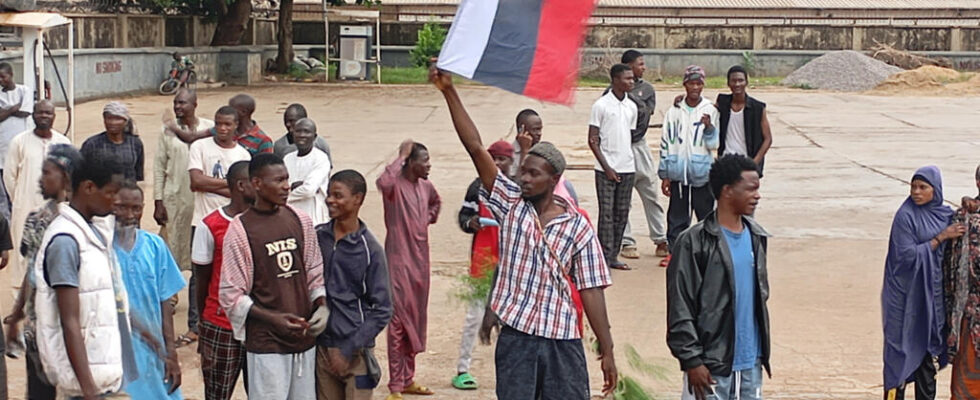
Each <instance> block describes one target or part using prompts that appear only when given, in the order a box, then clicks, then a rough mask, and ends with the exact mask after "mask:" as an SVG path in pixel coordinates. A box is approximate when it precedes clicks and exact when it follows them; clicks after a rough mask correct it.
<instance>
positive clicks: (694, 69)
mask: <svg viewBox="0 0 980 400" xmlns="http://www.w3.org/2000/svg"><path fill="white" fill-rule="evenodd" d="M704 75H705V74H704V68H701V66H699V65H689V66H688V67H687V68H684V83H687V82H688V81H701V83H704Z"/></svg>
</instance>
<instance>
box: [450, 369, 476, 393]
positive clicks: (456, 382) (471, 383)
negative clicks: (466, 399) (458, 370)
mask: <svg viewBox="0 0 980 400" xmlns="http://www.w3.org/2000/svg"><path fill="white" fill-rule="evenodd" d="M453 387H454V388H456V389H459V390H476V389H477V387H478V385H477V383H476V378H474V377H473V375H470V373H469V372H464V373H462V374H459V375H456V377H454V378H453Z"/></svg>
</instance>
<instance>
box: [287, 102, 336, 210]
mask: <svg viewBox="0 0 980 400" xmlns="http://www.w3.org/2000/svg"><path fill="white" fill-rule="evenodd" d="M316 138H317V135H316V124H315V123H313V120H311V119H309V118H303V119H301V120H299V121H296V125H294V126H293V143H294V144H296V151H294V152H292V153H289V154H286V157H284V158H283V163H285V164H286V170H287V171H289V187H290V189H292V190H291V191H290V192H289V199H288V200H287V202H288V203H289V205H291V206H293V207H296V208H298V209H300V210H303V211H305V212H306V213H307V214H309V215H310V218H312V219H313V224H314V225H319V224H322V223H326V222H327V221H329V220H330V215H329V213H328V211H327V184H328V183H329V181H330V170H331V168H333V165H332V164H331V163H330V156H328V155H327V153H324V152H323V151H322V150H320V149H317V148H315V147H314V145H315V143H316Z"/></svg>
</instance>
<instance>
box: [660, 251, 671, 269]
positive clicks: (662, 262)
mask: <svg viewBox="0 0 980 400" xmlns="http://www.w3.org/2000/svg"><path fill="white" fill-rule="evenodd" d="M668 265H670V254H668V255H667V257H664V259H663V260H660V268H667V266H668Z"/></svg>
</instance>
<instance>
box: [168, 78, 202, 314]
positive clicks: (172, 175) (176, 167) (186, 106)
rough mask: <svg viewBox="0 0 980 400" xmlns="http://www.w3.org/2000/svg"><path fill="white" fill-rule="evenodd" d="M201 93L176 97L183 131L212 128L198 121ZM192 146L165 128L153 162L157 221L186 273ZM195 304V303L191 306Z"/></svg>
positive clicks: (191, 214) (191, 213) (187, 92)
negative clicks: (189, 172) (198, 98)
mask: <svg viewBox="0 0 980 400" xmlns="http://www.w3.org/2000/svg"><path fill="white" fill-rule="evenodd" d="M196 113H197V93H196V92H194V91H193V90H188V89H183V88H182V89H180V90H178V91H177V95H176V96H174V115H175V116H176V117H177V120H176V123H177V124H178V126H179V127H180V129H189V130H195V131H196V130H200V129H211V128H213V127H214V121H211V120H209V119H205V118H198V117H197V115H195V114H196ZM189 148H190V146H188V145H187V143H184V142H183V141H181V140H180V138H178V137H177V135H176V134H175V133H174V131H172V130H170V129H168V128H167V127H166V125H164V127H163V134H162V135H160V140H159V142H157V151H156V156H155V157H154V161H153V220H154V221H156V223H157V225H160V226H162V227H164V229H165V230H166V232H167V246H168V247H170V251H171V253H173V255H174V258H175V259H177V265H178V266H180V268H181V269H182V270H187V269H190V266H191V260H190V257H191V237H190V235H191V230H190V229H187V227H188V226H194V225H193V224H194V223H195V222H196V221H194V220H193V218H194V192H192V191H191V180H190V174H188V173H187V165H188V163H189V158H188V153H189ZM193 305H194V303H193V302H191V307H193Z"/></svg>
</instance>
